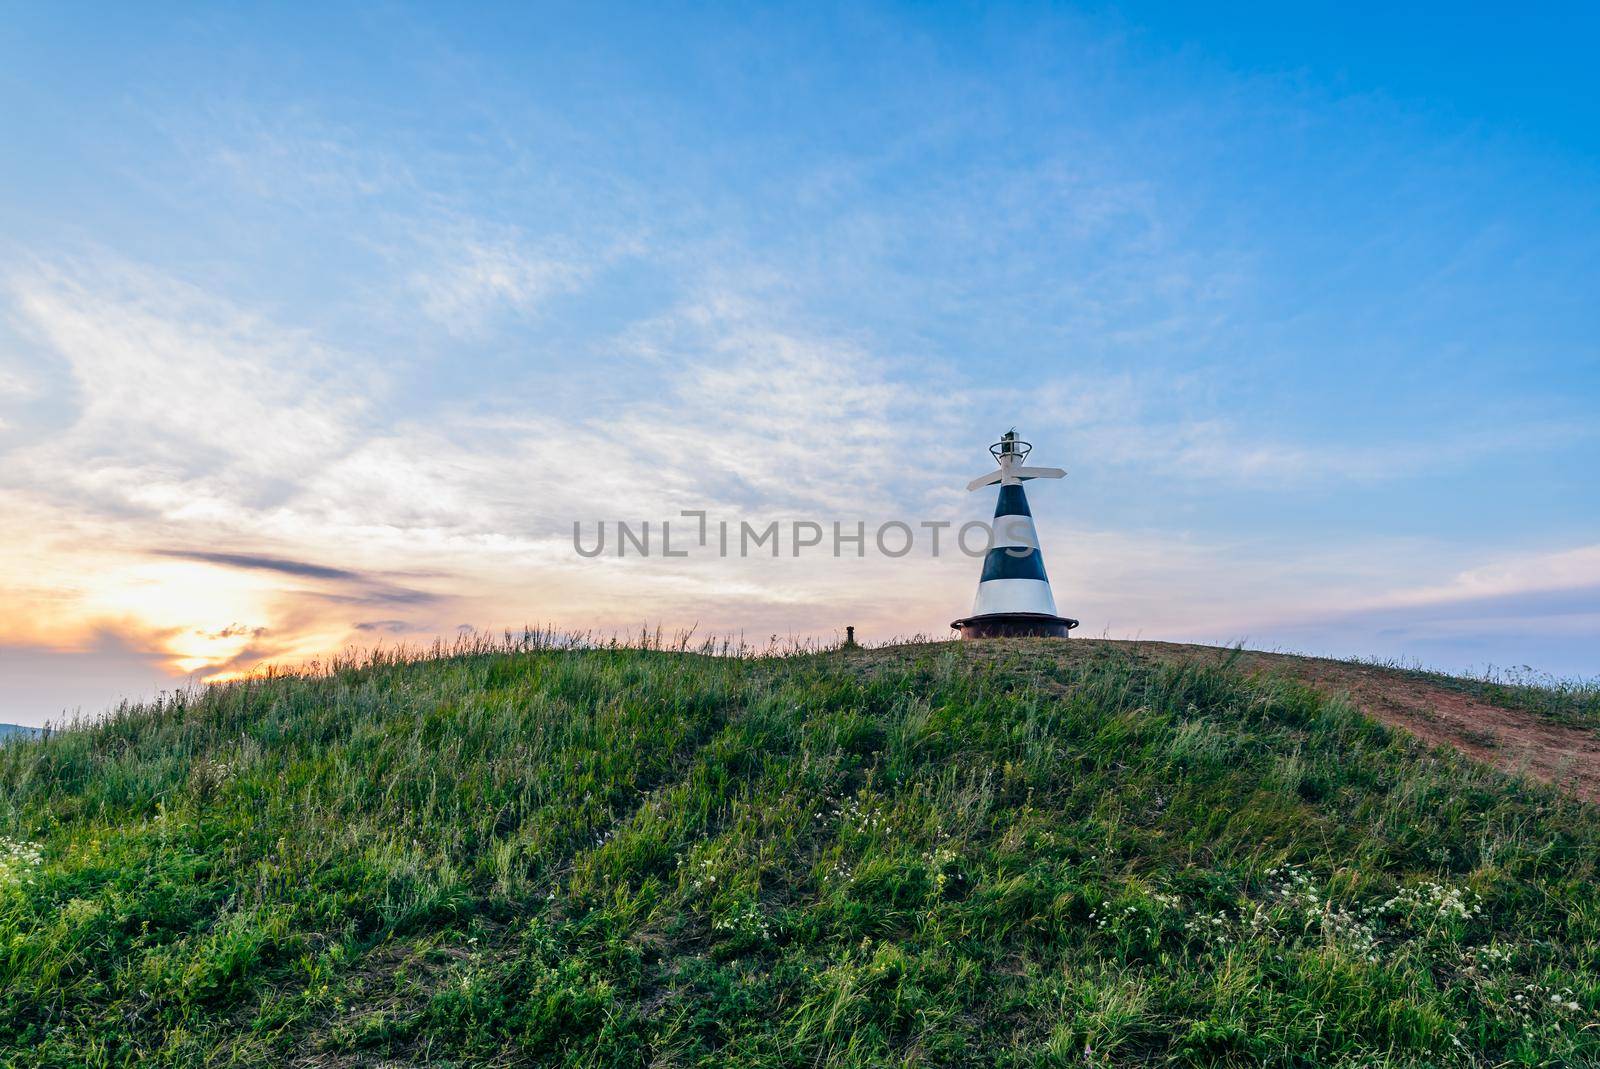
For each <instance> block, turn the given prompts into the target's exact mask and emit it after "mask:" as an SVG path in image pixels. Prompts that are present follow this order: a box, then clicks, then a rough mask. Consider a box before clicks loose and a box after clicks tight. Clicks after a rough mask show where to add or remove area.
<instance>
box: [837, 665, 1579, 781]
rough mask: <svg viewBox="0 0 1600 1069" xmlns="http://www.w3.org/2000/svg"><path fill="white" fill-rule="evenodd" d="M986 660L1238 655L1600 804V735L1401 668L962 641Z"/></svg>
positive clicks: (1248, 668)
mask: <svg viewBox="0 0 1600 1069" xmlns="http://www.w3.org/2000/svg"><path fill="white" fill-rule="evenodd" d="M957 645H958V647H960V648H961V649H962V652H963V653H970V654H972V655H976V656H978V657H986V656H997V655H1002V654H1006V653H1026V654H1028V655H1037V654H1040V653H1048V654H1050V655H1052V656H1054V657H1056V658H1058V659H1061V660H1065V661H1069V662H1078V661H1082V660H1085V659H1092V658H1096V657H1108V656H1129V655H1131V656H1134V657H1139V658H1145V659H1150V660H1158V661H1168V662H1178V663H1189V662H1197V663H1202V664H1216V663H1220V662H1222V661H1224V660H1226V659H1228V658H1229V657H1235V660H1234V662H1233V663H1234V667H1235V668H1237V669H1240V670H1242V671H1245V672H1250V673H1262V674H1267V675H1277V676H1284V677H1287V678H1290V679H1295V680H1298V681H1299V682H1301V683H1306V684H1309V685H1311V686H1314V687H1317V688H1319V689H1321V690H1324V691H1327V692H1328V693H1330V694H1342V695H1345V696H1346V697H1348V698H1349V699H1350V701H1351V702H1352V703H1353V704H1354V705H1355V706H1356V707H1357V708H1359V709H1361V710H1362V711H1363V712H1365V713H1367V714H1368V715H1369V716H1372V717H1374V718H1375V719H1377V720H1380V721H1382V722H1383V723H1385V724H1388V725H1389V726H1391V727H1397V728H1404V729H1405V730H1406V731H1409V732H1410V733H1411V734H1413V735H1415V736H1416V737H1417V738H1419V739H1421V740H1422V741H1423V742H1425V743H1428V744H1429V745H1432V746H1451V747H1454V748H1455V749H1457V750H1460V751H1461V752H1462V753H1464V754H1466V755H1467V756H1469V757H1472V758H1474V759H1476V760H1478V761H1482V762H1484V763H1486V764H1490V765H1493V766H1494V767H1496V768H1498V769H1500V770H1501V771H1503V772H1509V773H1511V774H1512V775H1526V776H1530V777H1532V778H1534V779H1538V780H1542V781H1544V782H1545V783H1550V784H1553V785H1555V786H1557V787H1559V788H1561V789H1562V790H1564V791H1567V792H1569V793H1571V794H1573V795H1575V796H1577V797H1579V798H1583V799H1585V800H1587V801H1590V802H1600V729H1595V728H1584V727H1578V726H1573V725H1570V724H1562V723H1558V722H1556V721H1554V720H1551V719H1549V718H1546V717H1542V716H1539V715H1538V714H1536V713H1532V712H1528V711H1526V710H1522V709H1508V708H1506V707H1504V706H1500V705H1495V704H1493V703H1492V702H1488V701H1485V700H1483V699H1481V698H1477V697H1474V696H1473V695H1471V694H1467V693H1463V692H1462V691H1460V690H1455V689H1452V688H1450V687H1446V686H1440V685H1438V684H1436V683H1430V682H1428V681H1427V680H1426V679H1423V678H1418V677H1416V676H1414V675H1412V674H1411V673H1408V672H1406V671H1404V670H1403V669H1395V668H1385V667H1381V666H1373V665H1362V664H1352V663H1350V662H1348V661H1332V660H1326V659H1324V658H1321V657H1303V656H1299V655H1296V654H1287V653H1260V652H1257V651H1254V650H1243V651H1240V652H1239V653H1238V654H1237V655H1235V653H1234V651H1233V650H1231V649H1226V648H1222V647H1218V646H1191V645H1186V644H1183V643H1179V642H1146V641H1142V640H1140V641H1129V640H1123V639H1098V638H1074V639H1071V640H1070V641H1067V642H1061V641H1060V640H1055V639H985V640H983V641H982V642H974V643H969V644H960V643H958V644H957ZM926 648H927V647H926V646H924V645H923V644H920V643H913V644H908V645H905V646H887V647H880V648H877V649H874V650H870V651H866V652H868V654H869V657H868V659H869V660H870V661H875V662H878V663H883V662H885V661H891V660H898V659H900V658H903V657H907V656H910V655H912V654H913V651H917V650H923V651H925V650H926Z"/></svg>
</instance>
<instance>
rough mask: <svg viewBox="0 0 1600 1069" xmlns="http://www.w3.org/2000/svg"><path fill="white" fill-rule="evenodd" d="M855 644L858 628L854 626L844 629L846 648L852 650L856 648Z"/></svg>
mask: <svg viewBox="0 0 1600 1069" xmlns="http://www.w3.org/2000/svg"><path fill="white" fill-rule="evenodd" d="M855 646H856V629H855V628H854V627H846V628H845V629H844V648H845V649H847V650H852V649H855Z"/></svg>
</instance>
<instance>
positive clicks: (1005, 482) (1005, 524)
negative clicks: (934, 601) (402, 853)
mask: <svg viewBox="0 0 1600 1069" xmlns="http://www.w3.org/2000/svg"><path fill="white" fill-rule="evenodd" d="M1032 448H1033V447H1032V446H1030V445H1029V444H1028V443H1027V442H1023V441H1019V440H1018V439H1017V434H1016V432H1015V431H1007V432H1006V433H1005V435H1004V436H1003V437H1002V438H1001V439H1000V441H998V442H996V443H995V444H994V445H993V446H991V447H990V448H989V452H990V453H991V454H992V455H993V456H994V458H995V460H996V461H997V462H998V463H999V465H1000V467H999V468H998V469H997V470H996V471H994V472H991V473H990V474H988V475H985V476H982V477H981V478H977V479H974V480H973V481H972V482H971V483H969V484H968V485H967V489H969V490H977V489H979V488H981V487H984V486H989V485H992V484H994V483H999V484H1000V496H999V499H998V500H997V501H996V502H995V506H994V528H993V530H994V538H993V540H992V541H991V542H990V547H989V552H988V553H987V554H986V555H985V557H984V560H983V575H982V576H981V577H980V578H979V580H978V596H977V599H976V600H975V601H974V602H973V605H972V615H971V616H969V617H967V618H966V619H964V620H957V621H955V622H954V623H953V624H951V625H950V626H951V627H954V628H955V629H957V630H958V631H960V632H961V637H962V638H994V637H999V636H1003V635H1045V636H1049V637H1053V638H1066V637H1067V633H1068V632H1070V631H1071V630H1072V629H1073V628H1074V627H1077V626H1078V621H1076V620H1071V619H1068V618H1066V617H1063V616H1058V615H1056V599H1055V597H1054V596H1053V595H1052V594H1051V593H1050V577H1049V576H1048V575H1046V574H1045V570H1044V554H1043V553H1042V552H1040V549H1039V532H1038V530H1037V529H1036V528H1035V527H1034V525H1033V513H1032V512H1031V511H1029V509H1028V495H1027V494H1025V493H1023V490H1022V483H1023V482H1024V481H1025V480H1027V479H1059V478H1062V477H1063V476H1065V475H1066V472H1064V471H1062V470H1061V469H1060V468H1029V467H1024V466H1023V461H1024V460H1026V459H1027V456H1028V453H1029V451H1031V450H1032Z"/></svg>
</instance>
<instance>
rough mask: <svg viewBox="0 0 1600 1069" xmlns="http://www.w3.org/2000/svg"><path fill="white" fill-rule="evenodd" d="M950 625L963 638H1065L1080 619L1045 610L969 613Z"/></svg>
mask: <svg viewBox="0 0 1600 1069" xmlns="http://www.w3.org/2000/svg"><path fill="white" fill-rule="evenodd" d="M950 626H951V627H953V628H955V629H956V630H957V631H960V632H961V637H962V638H1016V637H1019V636H1023V635H1032V636H1035V637H1040V638H1066V637H1067V632H1069V631H1071V630H1072V629H1073V628H1074V627H1077V626H1078V621H1076V620H1069V619H1068V618H1067V617H1065V616H1046V615H1045V614H1044V613H1042V612H994V613H989V614H988V615H986V616H969V617H967V618H966V619H965V620H957V621H955V622H954V623H953V624H951V625H950Z"/></svg>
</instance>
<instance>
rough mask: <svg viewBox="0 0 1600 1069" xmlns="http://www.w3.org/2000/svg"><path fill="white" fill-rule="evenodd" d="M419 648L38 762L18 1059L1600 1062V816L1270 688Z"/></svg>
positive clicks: (932, 666) (4, 795)
mask: <svg viewBox="0 0 1600 1069" xmlns="http://www.w3.org/2000/svg"><path fill="white" fill-rule="evenodd" d="M540 645H541V643H539V642H534V643H532V646H533V647H534V648H529V649H526V650H522V651H512V652H499V653H492V652H483V651H476V652H471V651H469V652H462V653H458V654H456V655H440V656H436V657H433V658H428V659H422V660H416V661H408V660H407V659H406V658H400V657H377V658H373V659H372V660H370V661H369V662H367V663H364V664H360V665H340V666H336V667H334V668H333V669H332V670H331V671H330V672H328V673H327V674H325V675H321V676H316V677H309V676H308V677H280V678H274V679H265V680H257V681H251V682H248V683H241V684H236V685H230V686H223V687H215V688H212V689H209V690H207V691H205V692H204V693H202V694H195V695H188V696H180V697H178V698H177V699H175V700H172V701H168V702H164V703H161V704H158V705H154V706H147V707H141V708H131V709H126V710H123V711H121V712H120V713H118V714H117V715H115V716H113V717H112V718H111V719H109V720H107V721H106V722H104V723H103V724H101V725H99V726H97V727H94V728H92V729H89V730H78V731H70V732H65V733H58V734H56V735H55V736H53V737H51V738H48V739H45V740H42V741H36V742H28V741H23V742H17V743H12V744H9V745H7V746H5V747H3V748H0V836H4V837H5V839H6V843H5V844H4V845H0V1064H5V1065H54V1066H100V1065H129V1066H131V1065H141V1066H142V1065H173V1066H195V1065H229V1066H250V1065H261V1066H277V1065H286V1064H289V1065H293V1064H303V1065H341V1064H344V1065H441V1066H442V1065H462V1066H466V1065H521V1064H529V1065H563V1066H689V1065H705V1066H797V1067H799V1066H805V1067H820V1066H868V1065H873V1066H876V1065H906V1066H911V1065H919V1066H923V1065H925V1066H937V1065H974V1066H1015V1067H1020V1066H1068V1065H1070V1066H1104V1065H1126V1066H1134V1065H1185V1066H1253V1065H1280V1066H1322V1065H1348V1066H1357V1065H1362V1066H1401V1065H1415V1066H1423V1065H1483V1066H1490V1065H1551V1066H1555V1065H1563V1066H1570V1065H1591V1064H1600V1016H1597V1013H1596V1010H1597V1008H1600V895H1597V894H1596V890H1595V889H1596V884H1597V872H1596V865H1597V857H1600V819H1597V816H1596V811H1595V810H1594V809H1593V808H1592V807H1590V806H1588V805H1585V804H1583V803H1579V802H1576V801H1573V800H1570V799H1566V798H1564V797H1561V796H1559V795H1557V794H1554V793H1551V792H1549V791H1547V790H1545V789H1543V788H1539V787H1536V786H1532V785H1528V784H1524V783H1520V782H1517V781H1513V780H1509V779H1507V778H1505V777H1503V776H1501V775H1499V774H1497V773H1494V772H1492V771H1489V770H1486V769H1484V768H1482V767H1479V766H1475V765H1472V764H1469V763H1467V762H1465V761H1463V760H1461V759H1459V758H1455V757H1452V756H1449V755H1444V754H1439V753H1430V752H1428V751H1426V750H1423V749H1422V748H1420V747H1418V746H1417V745H1416V744H1415V743H1413V742H1412V741H1410V740H1409V739H1407V738H1405V737H1402V736H1399V735H1396V734H1394V733H1392V732H1390V731H1388V730H1387V729H1385V728H1383V727H1382V726H1380V725H1378V724H1376V723H1374V722H1373V721H1371V720H1369V719H1367V718H1365V717H1364V716H1362V715H1360V714H1359V713H1357V712H1356V711H1354V710H1352V709H1351V708H1349V707H1347V706H1345V705H1343V704H1341V703H1340V702H1338V701H1336V700H1330V699H1327V698H1325V697H1322V696H1321V695H1319V694H1317V693H1314V692H1312V691H1309V690H1306V689H1302V688H1299V687H1296V686H1294V685H1291V684H1288V683H1285V682H1283V681H1280V680H1273V679H1265V678H1258V679H1250V678H1246V677H1244V676H1243V675H1241V674H1239V673H1237V672H1235V671H1234V670H1233V669H1232V668H1231V667H1230V666H1229V665H1228V664H1225V663H1224V664H1220V665H1217V666H1211V667H1196V666H1188V667H1172V666H1161V665H1150V664H1143V663H1140V662H1136V661H1135V660H1133V659H1131V658H1129V657H1127V656H1125V655H1121V654H1119V653H1117V652H1116V651H1114V650H1101V651H1098V652H1097V653H1096V654H1095V655H1094V656H1092V657H1090V656H1084V657H1081V658H1075V657H1070V656H1061V654H1060V651H1061V649H1062V647H1061V646H1060V645H1059V644H1054V645H1053V644H1051V643H1050V642H1048V641H1039V642H1025V643H1017V644H1013V645H1010V646H1004V647H988V650H989V652H990V654H994V653H995V651H998V654H997V655H988V654H986V653H985V652H984V651H983V650H974V649H973V648H972V646H973V645H982V644H968V645H967V646H965V647H963V646H960V645H949V644H943V645H926V646H918V647H907V648H902V649H898V650H886V651H837V652H819V653H806V654H803V655H798V656H790V657H778V656H757V657H711V656H700V655H695V654H692V653H678V652H665V651H661V650H648V649H646V650H627V649H588V650H584V649H566V650H560V649H546V648H537V647H539V646H540Z"/></svg>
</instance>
